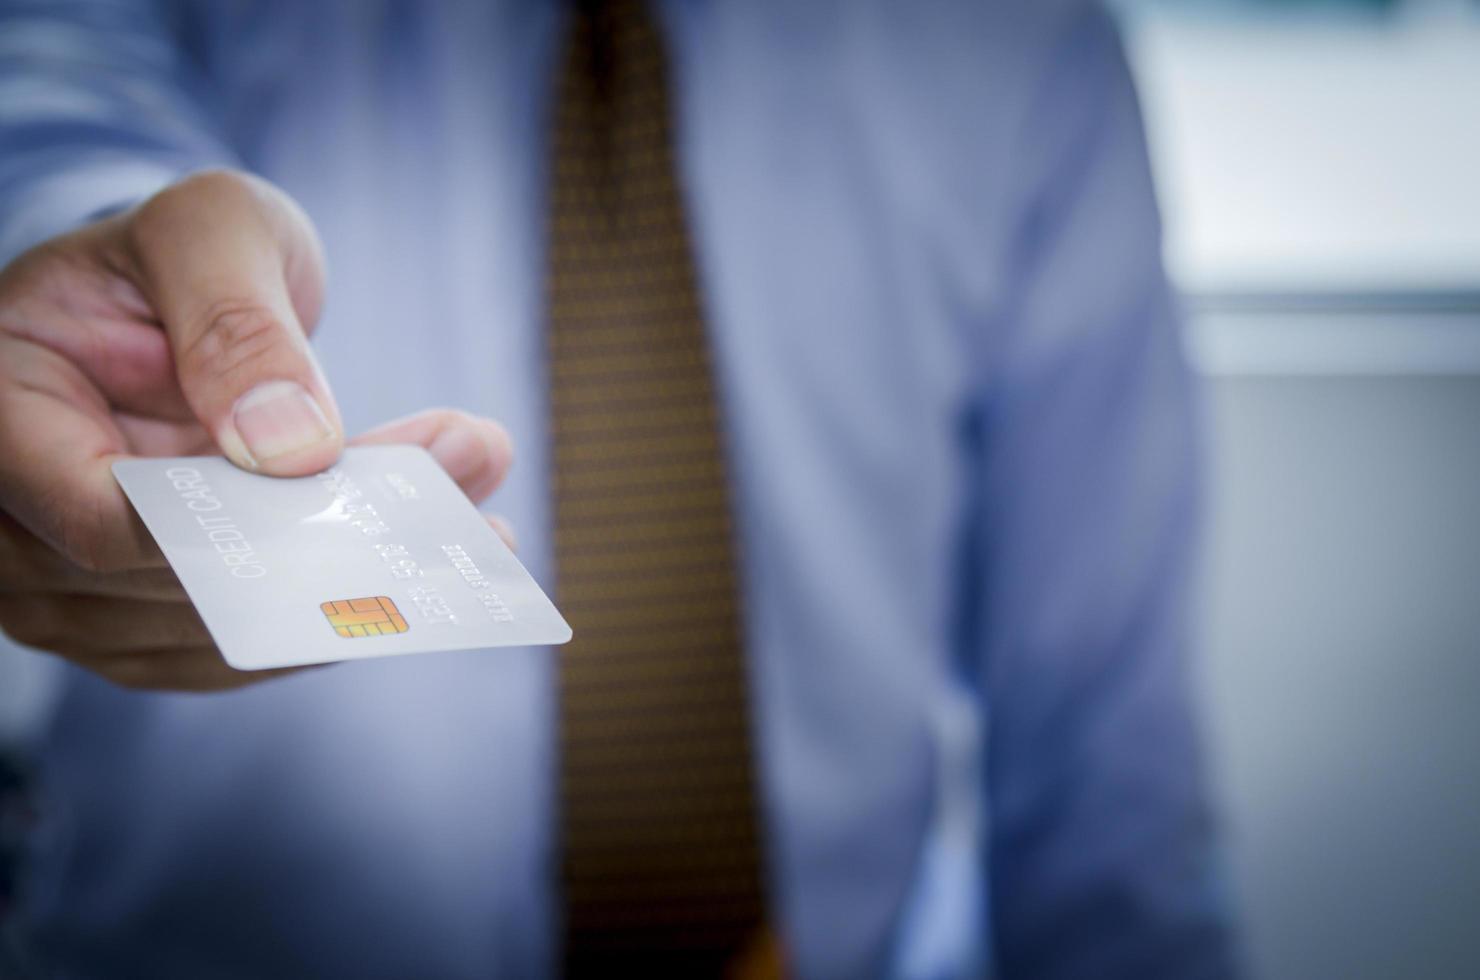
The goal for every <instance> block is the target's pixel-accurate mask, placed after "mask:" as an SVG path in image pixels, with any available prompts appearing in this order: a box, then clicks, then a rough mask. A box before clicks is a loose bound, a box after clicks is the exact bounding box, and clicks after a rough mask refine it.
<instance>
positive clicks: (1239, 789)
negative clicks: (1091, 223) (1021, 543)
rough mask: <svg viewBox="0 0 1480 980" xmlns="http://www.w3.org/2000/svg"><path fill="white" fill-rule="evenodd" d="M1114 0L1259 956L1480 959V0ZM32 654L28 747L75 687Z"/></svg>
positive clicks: (1230, 801)
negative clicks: (1197, 409)
mask: <svg viewBox="0 0 1480 980" xmlns="http://www.w3.org/2000/svg"><path fill="white" fill-rule="evenodd" d="M1115 9H1116V11H1117V15H1118V16H1119V17H1120V19H1121V21H1122V23H1123V25H1124V29H1125V32H1126V38H1127V42H1128V45H1129V50H1130V53H1131V57H1132V61H1133V65H1134V68H1135V71H1136V74H1137V76H1138V80H1139V83H1140V86H1141V90H1142V97H1143V99H1144V102H1145V109H1146V114H1147V122H1148V126H1149V131H1150V137H1151V143H1152V151H1153V158H1154V165H1155V168H1156V173H1157V178H1158V180H1159V183H1160V188H1161V195H1162V202H1163V209H1164V212H1165V216H1166V220H1167V225H1168V261H1169V263H1170V266H1171V268H1172V270H1173V274H1174V277H1175V279H1176V281H1177V283H1178V285H1179V286H1180V288H1181V289H1182V290H1183V292H1184V294H1185V296H1186V302H1187V307H1188V311H1189V321H1188V335H1187V342H1188V349H1189V352H1190V354H1191V356H1192V359H1193V361H1194V363H1195V365H1196V367H1197V369H1198V370H1199V371H1200V372H1202V373H1203V374H1204V375H1205V376H1206V378H1207V379H1208V382H1209V383H1208V389H1207V390H1208V405H1207V408H1208V423H1209V427H1210V429H1211V434H1212V436H1213V441H1212V443H1211V444H1212V446H1213V452H1212V455H1211V458H1210V460H1209V471H1210V477H1211V480H1210V487H1211V502H1212V508H1211V521H1210V526H1209V548H1208V551H1207V555H1208V559H1207V567H1206V569H1205V574H1204V577H1203V582H1204V594H1203V602H1204V608H1203V614H1202V616H1201V623H1202V629H1203V653H1204V660H1203V671H1202V678H1201V680H1202V684H1203V702H1204V705H1205V707H1206V712H1207V719H1208V728H1209V732H1210V736H1211V745H1212V750H1213V763H1214V769H1215V772H1216V774H1217V777H1218V779H1219V785H1220V790H1219V795H1220V798H1221V802H1222V805H1223V810H1224V814H1225V821H1226V824H1227V828H1228V838H1229V848H1230V864H1231V871H1232V874H1233V883H1234V886H1235V888H1236V893H1237V896H1238V903H1239V907H1240V911H1241V913H1242V920H1243V928H1244V933H1245V939H1246V944H1247V947H1248V953H1249V959H1250V965H1251V968H1252V973H1253V975H1254V976H1256V977H1259V978H1265V980H1309V978H1327V977H1331V978H1336V977H1340V978H1345V980H1377V978H1412V977H1424V978H1427V977H1460V976H1474V975H1476V974H1475V972H1474V971H1475V970H1476V969H1477V967H1476V964H1480V927H1477V926H1480V451H1477V447H1480V189H1477V187H1476V183H1477V179H1480V4H1477V3H1474V2H1461V0H1405V2H1398V0H1390V2H1376V0H1361V2H1358V0H1346V2H1338V0H1327V2H1291V0H1286V2H1274V0H1241V2H1240V0H1223V2H1196V0H1125V2H1120V3H1117V4H1116V5H1115ZM7 656H8V657H10V658H12V659H5V658H6V657H7ZM13 658H14V655H13V654H7V653H5V652H0V679H3V683H0V739H4V738H5V737H7V735H13V734H15V733H18V732H21V731H24V730H25V728H26V727H27V725H28V723H29V721H28V720H29V719H30V718H32V717H34V716H35V714H36V713H37V712H39V711H41V710H43V709H44V705H45V702H46V698H47V685H46V677H45V676H44V674H43V673H42V672H41V671H40V670H39V669H38V668H40V667H41V666H42V664H41V662H40V661H39V660H34V659H27V660H19V661H17V660H14V659H13ZM3 830H4V827H3V826H0V831H3ZM0 836H3V834H0ZM0 844H3V841H0Z"/></svg>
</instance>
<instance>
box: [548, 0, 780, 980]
mask: <svg viewBox="0 0 1480 980" xmlns="http://www.w3.org/2000/svg"><path fill="white" fill-rule="evenodd" d="M570 20H571V21H572V23H571V25H570V29H569V33H568V41H567V48H566V51H565V57H564V60H563V62H562V72H561V76H560V79H559V82H558V96H557V100H556V105H555V115H554V130H553V138H552V148H551V153H552V157H553V180H552V183H551V189H550V215H549V218H550V226H549V240H548V248H549V258H548V262H549V269H548V303H549V310H548V316H549V323H548V338H547V343H548V355H549V362H548V368H549V391H550V402H551V404H550V409H551V425H552V440H553V445H552V452H553V464H554V473H553V478H554V484H553V485H554V505H555V506H554V529H555V553H556V563H557V589H556V593H557V599H558V601H559V602H560V605H561V607H562V609H563V610H564V612H565V615H566V617H567V618H568V619H569V620H570V622H571V624H572V627H573V628H574V630H575V639H574V640H573V642H572V643H571V644H569V645H568V646H567V647H565V648H564V649H563V650H562V651H561V667H560V751H561V755H562V758H561V775H560V810H561V821H562V827H561V829H562V833H563V851H562V869H561V870H562V875H561V878H562V881H561V884H562V886H563V891H564V896H565V908H564V913H565V943H564V969H565V973H566V975H567V976H586V975H592V974H600V975H622V974H624V973H625V972H626V971H627V970H633V971H640V972H636V973H635V974H634V975H639V976H641V975H683V976H715V975H724V974H726V973H729V974H731V975H734V974H736V973H737V972H738V973H740V974H746V973H755V972H759V973H761V974H765V973H768V972H776V971H775V970H774V969H773V968H763V969H760V970H759V971H756V970H754V969H753V968H752V966H751V965H747V964H752V962H753V961H755V960H756V958H757V955H759V957H760V958H761V959H763V960H766V959H769V960H772V961H774V960H775V959H776V957H775V955H774V944H772V943H769V942H768V941H767V940H764V939H761V938H760V937H762V936H764V935H765V933H764V932H763V925H764V920H765V914H764V913H765V908H764V906H765V901H764V889H763V885H762V875H761V858H760V839H759V824H758V817H757V807H756V802H755V794H754V784H753V774H752V757H751V744H750V713H749V709H748V707H747V697H746V672H745V659H744V648H743V645H742V637H741V625H742V624H741V613H740V607H739V604H738V593H737V582H736V569H735V558H734V554H733V547H732V529H731V522H730V505H729V494H728V486H729V484H728V480H727V478H726V471H725V457H724V452H723V445H722V441H721V432H720V424H719V418H718V409H717V405H716V401H715V392H714V380H713V377H712V373H711V367H710V358H709V352H708V343H707V339H706V334H705V329H704V320H703V313H702V309H701V303H700V299H699V295H700V294H699V288H698V283H697V281H696V274H695V268H694V262H693V258H692V254H691V249H690V242H689V236H688V231H687V227H686V224H685V219H684V209H683V202H682V200H681V196H680V189H679V185H678V182H677V178H676V176H675V173H674V161H673V149H672V140H671V117H670V112H669V99H668V88H667V85H668V81H667V77H666V70H665V63H664V51H663V39H662V36H661V34H660V33H659V31H658V29H657V26H656V25H655V24H654V23H653V21H652V17H651V14H650V12H649V11H648V10H647V8H646V5H645V4H643V3H641V2H637V0H613V2H608V3H585V4H578V5H576V6H575V7H574V8H573V9H572V10H571V11H570ZM758 948H760V949H763V950H769V951H763V952H762V953H760V954H757V953H756V950H757V949H758Z"/></svg>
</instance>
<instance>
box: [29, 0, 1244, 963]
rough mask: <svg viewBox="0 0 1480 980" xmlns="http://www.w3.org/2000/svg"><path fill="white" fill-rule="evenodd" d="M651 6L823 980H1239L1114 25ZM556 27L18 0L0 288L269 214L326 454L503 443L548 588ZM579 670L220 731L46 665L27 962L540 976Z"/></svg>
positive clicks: (276, 8) (1159, 286) (293, 699)
mask: <svg viewBox="0 0 1480 980" xmlns="http://www.w3.org/2000/svg"><path fill="white" fill-rule="evenodd" d="M660 13H661V19H662V23H663V25H664V28H665V31H666V33H667V35H668V40H669V47H670V57H671V61H672V63H673V77H674V82H675V85H676V87H677V94H678V98H677V102H676V112H677V123H678V126H677V131H678V143H679V145H678V149H679V157H680V165H681V176H682V178H683V180H684V182H685V187H686V194H687V201H688V209H689V219H690V222H691V224H692V228H693V233H694V237H695V241H696V249H697V254H698V259H699V263H700V270H701V278H702V280H703V284H704V288H705V295H706V297H707V303H708V313H709V327H710V331H711V334H712V339H713V347H714V351H715V358H716V371H717V374H718V381H719V388H720V391H721V394H722V408H723V410H724V417H725V419H726V425H727V428H728V434H729V444H730V448H731V453H732V459H731V469H732V472H733V474H734V478H735V483H736V495H735V501H736V508H737V520H738V526H739V528H740V531H741V537H742V551H743V556H742V557H743V569H744V581H745V600H746V607H747V610H748V633H749V641H750V642H749V646H750V656H751V665H752V673H753V684H754V687H755V691H756V699H755V704H756V708H755V710H756V718H757V734H758V739H759V746H760V751H761V767H762V776H763V791H764V792H763V795H764V800H763V802H764V810H765V814H766V817H767V827H768V839H769V845H770V850H769V862H770V872H771V877H772V883H773V890H774V908H775V914H776V917H777V920H778V924H779V926H780V930H781V932H782V934H783V936H784V938H785V943H786V946H787V948H788V950H789V951H790V954H791V956H792V959H793V966H794V969H795V971H796V973H797V975H798V976H804V977H814V976H815V977H858V976H875V975H878V976H899V977H955V976H969V975H978V974H982V973H986V972H990V971H993V970H996V971H998V972H999V974H1000V975H1002V976H1007V977H1095V978H1107V977H1138V978H1140V977H1172V978H1180V977H1199V978H1201V977H1222V976H1225V975H1226V973H1227V970H1228V959H1227V949H1226V945H1225V941H1224V934H1223V929H1222V923H1221V919H1220V915H1221V910H1222V904H1221V900H1220V896H1219V895H1218V892H1217V878H1216V875H1215V862H1214V861H1213V852H1212V849H1211V846H1210V844H1211V828H1210V820H1209V813H1208V811H1207V809H1206V807H1205V803H1204V794H1203V788H1202V781H1201V775H1200V770H1199V762H1198V749H1197V737H1196V731H1195V725H1194V724H1193V718H1192V715H1191V712H1190V711H1189V706H1188V692H1187V688H1188V684H1187V676H1186V674H1187V664H1188V659H1189V658H1188V648H1187V642H1186V629H1185V627H1186V625H1187V624H1186V599H1187V594H1188V576H1189V570H1190V568H1191V567H1192V558H1193V554H1194V550H1195V539H1196V533H1195V532H1196V525H1197V492H1196V483H1197V480H1196V456H1197V428H1198V427H1197V424H1196V412H1195V397H1194V395H1195V392H1194V390H1193V388H1192V386H1191V385H1190V383H1189V377H1188V374H1187V372H1186V369H1185V367H1184V364H1183V361H1182V357H1181V353H1180V350H1179V342H1178V335H1177V330H1176V322H1175V316H1174V311H1173V308H1172V304H1171V302H1170V299H1169V292H1168V288H1167V283H1166V281H1165V278H1164V274H1163V270H1162V266H1161V262H1160V257H1159V249H1160V244H1159V229H1158V222H1157V216H1156V210H1155V204H1154V200H1153V195H1152V189H1151V186H1150V181H1149V177H1148V167H1147V161H1146V158H1145V155H1144V149H1143V143H1142V134H1141V129H1140V123H1139V119H1138V115H1137V108H1136V102H1135V97H1134V93H1133V91H1132V88H1131V85H1130V82H1129V77H1128V73H1127V71H1126V68H1125V65H1124V63H1123V60H1122V56H1121V52H1120V49H1119V46H1118V42H1117V40H1116V38H1115V36H1114V32H1113V30H1112V28H1111V26H1110V24H1109V22H1108V20H1107V18H1106V17H1105V15H1104V14H1103V13H1102V12H1101V11H1099V10H1097V9H1096V8H1094V7H1091V6H1086V5H1084V4H1079V3H1072V2H1058V0H1052V2H1048V0H1022V2H1014V3H985V2H978V3H967V2H936V3H910V4H905V3H886V2H873V0H869V2H843V0H836V2H806V0H802V2H799V0H747V2H728V3H726V2H718V0H667V2H664V3H662V4H661V5H660ZM560 26H561V14H560V8H559V5H558V4H555V3H546V2H538V0H502V2H488V3H474V2H467V3H454V2H446V3H418V2H412V0H379V2H355V0H320V2H308V0H272V2H246V0H239V2H222V3H218V4H204V3H199V4H185V3H150V2H143V0H132V2H130V0H112V2H102V0H96V2H75V0H74V2H54V0H48V2H0V258H6V259H8V258H9V257H10V256H12V255H14V254H15V253H16V252H17V251H18V250H20V249H22V248H24V247H26V246H28V245H30V244H33V243H35V242H36V241H39V240H41V239H43V238H45V237H47V236H50V235H52V234H55V233H57V232H59V231H62V230H65V229H67V228H69V227H72V226H75V225H76V224H77V223H79V222H81V221H84V220H86V219H87V218H88V217H89V216H92V215H95V214H98V213H101V212H103V211H105V210H107V209H109V208H114V207H117V206H120V205H122V204H126V203H128V202H130V201H133V200H137V199H138V198H139V197H141V196H142V195H146V194H148V193H150V192H151V191H153V190H155V189H157V188H158V187H160V186H161V185H163V184H165V183H167V182H168V181H170V180H172V179H174V178H176V177H177V176H179V175H180V174H182V173H185V172H187V171H189V170H191V169H195V168H199V167H203V166H209V165H217V164H232V165H237V166H244V167H247V168H250V169H251V170H253V171H255V172H258V173H261V174H263V175H265V176H267V177H268V178H270V179H272V180H274V181H276V182H277V183H278V184H279V185H281V186H282V187H284V188H286V189H287V191H289V192H290V193H291V194H292V195H293V196H294V197H295V198H296V199H297V200H298V201H299V202H301V203H302V205H303V206H304V208H305V209H306V210H307V211H308V213H309V214H310V215H311V217H312V218H313V220H314V222H315V223H316V225H317V227H318V229H319V231H320V232H321V234H322V236H323V239H324V242H325V246H326V251H327V255H328V257H329V266H330V285H329V299H328V307H327V312H326V313H325V316H324V319H323V322H322V324H321V327H320V330H319V332H318V334H317V338H316V343H317V347H318V350H319V351H320V353H321V356H322V359H323V362H324V364H325V367H326V370H327V372H328V375H329V378H330V380H331V382H332V383H333V385H334V389H335V392H336V394H337V396H338V398H339V403H340V405H341V407H342V409H343V412H344V417H345V419H346V422H347V424H348V426H349V428H350V430H351V431H352V432H353V431H355V430H358V429H362V428H364V427H368V426H370V425H373V424H375V423H378V422H381V421H384V420H387V419H389V418H391V417H393V416H396V415H399V414H402V413H406V412H411V411H415V410H418V409H421V408H425V407H428V406H432V405H455V406H459V407H462V408H465V409H468V410H470V411H473V412H477V413H480V414H484V415H489V416H493V417H495V418H498V419H500V420H502V421H503V422H504V424H505V425H507V426H508V428H509V429H510V431H511V432H512V434H513V436H514V439H515V441H516V444H517V446H518V454H519V455H518V461H517V463H516V465H515V468H514V470H513V471H512V474H511V476H510V478H509V481H508V483H507V485H506V486H505V487H504V488H503V489H502V490H500V491H499V493H498V494H497V495H496V496H495V497H494V499H493V501H492V504H491V506H492V507H493V508H494V509H496V510H498V511H501V512H503V513H504V514H506V515H508V516H509V518H510V519H511V520H512V521H513V523H514V524H515V525H516V526H517V527H518V528H519V530H520V536H521V539H522V541H523V552H522V553H523V557H524V559H525V561H526V563H527V564H528V565H529V567H530V569H531V571H533V572H534V573H535V574H536V576H537V577H539V578H540V579H541V580H543V581H545V582H549V581H550V580H551V578H552V573H553V571H554V570H553V568H552V560H551V551H550V546H549V537H548V527H549V522H550V511H549V503H548V500H547V494H546V488H547V483H548V476H549V473H548V464H549V456H548V452H547V448H546V438H547V433H546V427H545V421H544V411H545V407H544V387H543V381H542V376H543V366H542V362H543V354H542V350H543V345H542V336H541V330H542V323H541V302H542V293H541V289H542V287H541V283H542V270H543V254H542V252H543V248H542V238H543V232H542V225H543V198H544V185H545V162H544V150H545V145H544V143H545V141H544V132H545V118H546V111H547V109H548V104H549V95H550V85H549V83H550V81H551V79H552V72H553V70H554V66H555V55H556V50H557V46H558V41H559V37H560ZM574 627H575V629H576V630H577V631H579V630H580V629H581V624H580V623H579V622H577V623H575V624H574ZM10 656H11V657H12V658H14V657H18V656H25V657H28V658H29V657H35V656H36V655H34V654H29V653H26V654H19V653H12V654H10ZM555 667H556V662H555V659H554V655H553V654H552V653H551V652H550V651H546V650H518V651H509V650H499V651H492V652H479V653H470V654H452V655H437V656H426V657H411V658H401V659H391V660H385V661H378V662H375V661H371V662H361V663H352V664H346V665H343V666H339V667H336V668H334V669H330V670H325V671H320V672H314V673H311V674H309V675H306V676H302V677H295V678H291V679H288V680H284V681H279V682H275V683H271V684H267V685H263V686H261V687H258V688H254V689H250V690H246V691H242V692H238V693H231V694H223V695H215V696H176V695H164V694H159V695H154V694H140V693H129V692H125V691H122V690H118V689H115V688H113V687H111V686H109V685H108V684H107V683H105V682H103V681H101V680H98V679H96V678H94V677H92V676H89V675H87V674H85V673H83V672H81V671H77V670H73V669H71V668H62V667H58V668H56V670H57V673H58V675H59V677H58V692H59V693H58V697H57V699H56V701H55V705H54V708H53V710H51V711H50V712H49V713H47V714H46V715H45V716H44V717H42V718H41V719H40V720H39V722H38V724H37V725H36V726H34V730H33V733H32V736H31V739H30V743H29V745H30V749H31V751H32V752H33V753H34V756H35V759H36V761H37V765H38V767H39V772H40V775H41V780H40V791H41V803H42V815H43V819H42V821H41V823H40V826H39V827H38V829H37V831H36V833H35V834H34V838H33V840H32V843H31V846H30V854H29V860H28V864H27V874H26V878H25V880H24V882H23V892H22V900H21V903H20V906H19V908H18V909H17V910H16V911H15V912H14V913H13V916H12V919H13V921H12V922H10V923H9V924H8V928H9V930H10V932H11V933H12V934H13V936H14V937H16V940H17V941H18V942H19V943H20V944H22V945H23V946H24V947H25V948H26V949H28V950H29V955H30V957H31V958H32V962H33V963H34V964H35V965H36V966H38V967H39V972H41V973H42V974H43V975H55V976H59V977H89V978H91V977H124V976H127V977H135V976H137V977H151V978H189V980H205V978H248V977H252V978H256V977H355V978H405V977H418V978H463V977H490V976H539V975H543V974H546V973H548V972H550V970H551V968H552V963H553V962H554V961H555V959H556V947H555V942H556V936H557V935H558V899H557V895H556V894H555V891H554V885H553V882H552V871H553V869H554V868H555V867H556V866H557V865H558V861H557V852H556V847H557V844H558V842H557V840H556V834H557V826H558V821H557V819H556V817H555V814H554V812H553V808H552V804H553V789H552V776H553V773H554V771H555V765H556V759H555V754H554V742H553V731H552V727H553V721H554V713H553V708H554V701H553V689H552V682H553V680H554V677H555Z"/></svg>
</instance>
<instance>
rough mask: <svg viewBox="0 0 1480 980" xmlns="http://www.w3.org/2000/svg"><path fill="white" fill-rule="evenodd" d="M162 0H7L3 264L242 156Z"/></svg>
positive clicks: (0, 216)
mask: <svg viewBox="0 0 1480 980" xmlns="http://www.w3.org/2000/svg"><path fill="white" fill-rule="evenodd" d="M171 9H172V7H171V5H169V4H166V3H164V2H162V0H103V2H100V0H0V265H4V264H5V263H6V262H8V261H10V260H11V259H12V258H14V257H15V256H16V255H18V254H19V253H20V252H22V251H24V250H25V249H27V248H29V247H31V246H32V245H35V244H36V243H38V242H41V241H43V240H45V239H47V238H51V237H52V236H54V235H57V234H60V233H61V232H64V231H69V230H71V229H72V228H75V227H77V226H78V225H80V224H82V223H83V222H84V221H86V220H88V219H90V218H92V217H95V216H97V215H99V214H102V213H105V212H107V211H110V210H114V209H117V208H120V207H122V206H125V205H128V204H133V203H135V202H138V201H141V200H143V199H145V198H147V197H149V196H150V195H151V194H153V193H155V192H156V191H158V190H160V189H161V188H162V187H164V186H165V185H167V184H169V183H170V182H172V181H174V180H176V179H178V178H179V177H181V176H183V175H184V174H186V173H188V172H190V171H192V170H198V169H202V168H204V167H208V166H229V165H231V164H232V163H233V155H232V153H231V152H230V151H229V150H228V149H227V148H226V146H225V145H224V144H223V143H222V141H221V139H220V137H219V133H218V131H217V129H216V127H215V126H214V125H213V124H212V122H211V120H210V119H209V118H208V116H207V114H206V112H205V111H203V109H202V105H201V103H202V101H203V99H202V92H203V91H204V89H203V87H202V84H201V80H200V79H199V78H197V77H195V76H194V74H193V70H192V68H191V63H190V59H189V57H188V54H187V53H186V52H184V51H182V50H181V48H180V46H179V44H178V43H177V41H176V39H175V37H174V31H173V29H172V24H171V22H170V17H171V14H170V10H171Z"/></svg>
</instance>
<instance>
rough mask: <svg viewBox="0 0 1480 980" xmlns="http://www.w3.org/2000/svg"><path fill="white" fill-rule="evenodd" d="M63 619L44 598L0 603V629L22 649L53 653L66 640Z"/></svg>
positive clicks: (53, 604)
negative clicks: (26, 647)
mask: <svg viewBox="0 0 1480 980" xmlns="http://www.w3.org/2000/svg"><path fill="white" fill-rule="evenodd" d="M65 623H66V619H65V617H63V616H61V615H60V613H59V611H58V610H57V608H56V605H55V603H53V602H51V601H50V600H47V599H41V598H34V597H33V598H30V599H24V600H14V599H9V600H4V601H0V628H3V629H4V631H5V635H6V636H8V637H10V638H11V639H12V640H15V641H16V642H17V643H20V644H22V645H23V646H28V647H35V648H37V649H41V650H53V649H55V648H57V647H60V646H63V645H64V641H65V639H66V629H65Z"/></svg>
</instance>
